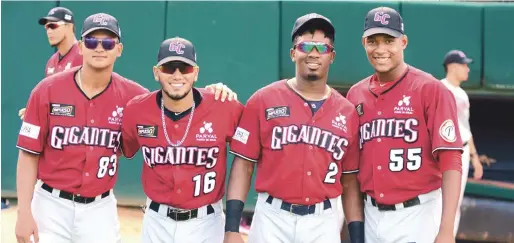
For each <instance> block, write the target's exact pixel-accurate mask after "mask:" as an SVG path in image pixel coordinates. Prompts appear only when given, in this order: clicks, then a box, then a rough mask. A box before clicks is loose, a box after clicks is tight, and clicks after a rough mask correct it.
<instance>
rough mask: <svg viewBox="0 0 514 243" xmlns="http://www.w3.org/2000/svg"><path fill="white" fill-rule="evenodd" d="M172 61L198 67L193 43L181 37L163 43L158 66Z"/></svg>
mask: <svg viewBox="0 0 514 243" xmlns="http://www.w3.org/2000/svg"><path fill="white" fill-rule="evenodd" d="M171 61H181V62H184V63H187V64H189V65H191V66H197V64H196V51H195V47H194V46H193V43H191V42H190V41H188V40H186V39H184V38H180V37H175V38H170V39H167V40H165V41H163V42H162V43H161V47H160V48H159V53H158V54H157V66H161V65H163V64H164V63H167V62H171Z"/></svg>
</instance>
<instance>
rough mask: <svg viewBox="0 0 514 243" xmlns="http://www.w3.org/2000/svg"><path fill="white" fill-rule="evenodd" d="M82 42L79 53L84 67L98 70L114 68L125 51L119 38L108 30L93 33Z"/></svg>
mask: <svg viewBox="0 0 514 243" xmlns="http://www.w3.org/2000/svg"><path fill="white" fill-rule="evenodd" d="M80 42H81V43H80V45H79V51H80V54H81V55H82V57H83V62H84V65H88V66H89V67H92V68H93V69H97V70H103V69H106V68H109V67H112V66H113V65H114V62H115V61H116V58H117V57H119V56H121V53H122V51H123V45H122V44H121V43H120V42H119V39H118V37H117V36H116V35H115V34H114V33H112V32H110V31H106V30H96V31H93V32H91V34H89V35H87V36H85V37H84V38H83V39H82V40H81V41H80Z"/></svg>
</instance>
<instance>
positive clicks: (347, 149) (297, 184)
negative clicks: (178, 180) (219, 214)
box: [225, 13, 364, 243]
mask: <svg viewBox="0 0 514 243" xmlns="http://www.w3.org/2000/svg"><path fill="white" fill-rule="evenodd" d="M334 37H335V30H334V27H333V25H332V23H331V22H330V20H329V19H327V18H326V17H324V16H321V15H319V14H315V13H311V14H307V15H304V16H302V17H300V18H298V19H297V20H296V22H295V24H294V26H293V31H292V42H293V47H292V48H291V53H290V54H291V59H292V60H293V62H294V63H295V65H296V76H295V77H294V78H292V79H287V80H280V81H276V82H273V83H272V84H270V85H268V86H266V87H264V88H261V89H260V90H258V91H257V92H256V93H254V94H253V95H252V96H251V97H250V99H249V100H248V102H247V104H246V107H245V110H244V112H243V115H242V117H241V120H240V122H239V125H238V128H237V129H236V132H235V134H234V136H233V138H232V143H231V153H233V154H234V155H236V157H235V159H234V162H233V164H232V169H231V173H230V178H229V183H228V192H227V209H226V210H227V217H226V223H225V231H226V233H225V242H227V243H228V242H230V243H236V242H237V243H239V242H243V241H242V238H241V235H240V234H239V233H238V231H239V221H240V219H241V213H242V211H243V206H244V201H245V199H246V196H247V193H248V190H249V187H250V182H251V177H252V174H253V170H254V165H257V177H256V181H255V189H256V191H257V192H258V199H257V204H256V207H255V214H254V216H253V220H252V224H251V228H250V232H249V239H248V240H249V243H256V242H257V243H260V242H296V241H299V240H301V242H324V243H330V242H338V243H339V242H341V237H340V232H341V222H340V216H339V212H338V210H337V206H336V203H337V201H338V200H337V198H338V197H340V196H341V194H342V192H343V190H342V189H343V188H342V187H343V186H344V194H343V196H344V198H343V200H344V203H343V207H344V213H345V216H346V219H347V221H348V222H349V224H350V225H352V229H353V227H354V225H356V226H357V228H359V225H360V228H361V232H357V231H355V230H352V229H351V230H350V231H351V232H350V235H351V238H352V240H357V241H352V242H364V241H363V240H364V236H363V233H364V225H363V222H362V220H363V213H362V197H361V195H360V192H359V189H358V187H359V185H358V182H357V174H356V173H357V172H358V170H359V164H358V155H359V148H358V142H359V140H358V117H357V112H356V110H355V107H354V106H353V105H352V104H351V103H350V102H348V100H346V99H345V98H344V97H343V96H342V95H340V94H339V93H338V92H337V91H335V90H333V89H331V88H330V87H329V86H328V85H327V78H328V71H329V67H330V65H331V64H332V62H333V60H334V58H335V51H334V47H333V43H334ZM342 184H343V185H342ZM358 237H360V240H358V239H357V238H358Z"/></svg>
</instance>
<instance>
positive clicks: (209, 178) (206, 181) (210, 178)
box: [193, 171, 216, 197]
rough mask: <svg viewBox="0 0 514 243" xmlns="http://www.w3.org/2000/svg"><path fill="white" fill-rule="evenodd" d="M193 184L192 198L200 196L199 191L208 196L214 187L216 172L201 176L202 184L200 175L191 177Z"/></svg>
mask: <svg viewBox="0 0 514 243" xmlns="http://www.w3.org/2000/svg"><path fill="white" fill-rule="evenodd" d="M193 182H194V183H195V191H194V195H193V196H195V197H198V196H200V193H201V191H203V193H204V194H208V193H210V192H212V191H213V190H214V187H215V186H216V171H209V172H207V173H205V175H204V176H203V183H202V174H198V175H195V176H194V177H193ZM202 188H203V190H202Z"/></svg>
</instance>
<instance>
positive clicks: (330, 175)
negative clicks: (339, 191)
mask: <svg viewBox="0 0 514 243" xmlns="http://www.w3.org/2000/svg"><path fill="white" fill-rule="evenodd" d="M337 170H338V168H337V164H336V163H334V162H330V164H329V165H328V172H327V175H326V176H325V180H324V181H323V182H325V183H327V184H334V183H336V175H337Z"/></svg>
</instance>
